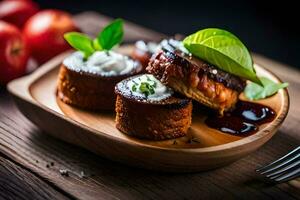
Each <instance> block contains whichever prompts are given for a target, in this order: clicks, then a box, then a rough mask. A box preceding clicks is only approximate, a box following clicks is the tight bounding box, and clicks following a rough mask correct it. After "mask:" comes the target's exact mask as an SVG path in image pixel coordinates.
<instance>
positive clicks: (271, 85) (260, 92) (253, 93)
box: [244, 77, 289, 100]
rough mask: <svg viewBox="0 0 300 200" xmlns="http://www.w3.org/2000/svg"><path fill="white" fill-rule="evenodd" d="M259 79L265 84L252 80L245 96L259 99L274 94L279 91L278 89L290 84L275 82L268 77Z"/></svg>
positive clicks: (245, 91)
mask: <svg viewBox="0 0 300 200" xmlns="http://www.w3.org/2000/svg"><path fill="white" fill-rule="evenodd" d="M259 79H260V81H261V83H262V84H263V86H261V85H258V84H256V83H253V82H251V83H249V84H248V85H247V86H246V88H245V90H244V93H245V96H246V97H247V98H248V99H250V100H259V99H264V98H266V97H269V96H272V95H273V94H275V93H277V91H278V90H280V89H282V88H286V87H287V86H288V85H289V84H288V83H275V82H274V81H272V80H270V79H268V78H266V77H261V78H259Z"/></svg>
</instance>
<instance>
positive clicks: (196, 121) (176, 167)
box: [8, 47, 289, 172]
mask: <svg viewBox="0 0 300 200" xmlns="http://www.w3.org/2000/svg"><path fill="white" fill-rule="evenodd" d="M130 49H131V47H126V48H123V49H122V51H125V52H128V51H130ZM68 54H69V52H67V53H64V54H62V55H59V56H57V57H55V58H54V59H52V60H51V61H49V62H48V63H46V64H44V65H43V66H42V67H40V68H39V69H38V70H37V71H35V72H34V73H33V74H31V75H29V76H26V77H23V78H20V79H17V80H14V81H13V82H11V83H9V85H8V90H9V91H10V93H11V94H12V95H13V97H14V99H15V102H16V104H17V105H18V107H19V109H20V110H21V112H22V113H23V114H24V115H25V116H26V117H27V118H28V119H29V120H31V121H32V122H34V123H35V124H36V125H37V126H39V127H40V128H42V129H44V130H45V131H46V132H47V133H49V134H51V135H53V136H54V137H57V138H59V139H62V140H64V141H67V142H70V143H73V144H75V145H78V146H81V147H84V148H86V149H88V150H90V151H92V152H94V153H96V154H99V155H101V156H104V157H106V158H109V159H111V160H115V161H118V162H122V163H127V164H130V165H134V166H138V167H143V168H148V169H155V170H160V171H170V172H187V171H200V170H207V169H212V168H216V167H220V166H223V165H225V164H228V163H231V162H233V161H235V160H237V159H239V158H241V157H243V156H245V155H247V154H249V153H250V152H252V151H254V150H256V149H257V148H259V147H260V146H261V145H263V144H264V143H265V142H267V141H268V140H269V139H270V138H271V137H272V136H273V135H274V134H275V132H276V130H277V129H278V127H279V126H280V124H281V123H282V122H283V120H284V119H285V117H286V115H287V112H288V109H289V96H288V92H287V90H280V91H279V92H278V93H277V94H276V95H274V96H272V97H270V98H268V99H264V100H262V101H259V103H262V104H266V105H269V106H270V107H272V108H273V109H274V110H275V111H276V112H277V117H276V119H275V120H274V121H273V122H271V123H268V124H264V125H262V126H260V127H259V131H258V132H257V133H255V134H254V135H251V136H247V137H238V136H232V135H229V134H225V133H222V132H219V131H216V130H214V129H210V128H208V127H207V126H206V125H205V124H204V123H203V120H204V119H205V115H203V114H201V113H195V114H194V115H193V123H192V126H191V128H190V130H189V133H188V136H186V137H182V138H179V139H176V140H175V139H172V140H166V141H159V142H157V141H147V140H139V139H135V138H133V137H130V136H127V135H124V134H122V133H121V132H119V131H118V130H117V129H116V128H115V122H114V117H115V113H114V112H90V111H86V110H81V109H77V108H74V107H71V106H69V105H66V104H64V103H62V102H61V101H60V100H58V99H56V96H55V91H56V81H57V75H58V69H59V65H60V63H61V62H62V60H63V59H64V57H65V56H67V55H68ZM255 68H256V70H257V73H258V74H259V75H261V76H266V77H268V78H270V79H272V80H274V81H275V82H279V81H280V80H279V79H278V78H277V77H276V76H275V75H274V74H272V73H271V72H269V71H267V70H266V69H264V68H263V67H261V66H258V65H255ZM241 98H243V95H241Z"/></svg>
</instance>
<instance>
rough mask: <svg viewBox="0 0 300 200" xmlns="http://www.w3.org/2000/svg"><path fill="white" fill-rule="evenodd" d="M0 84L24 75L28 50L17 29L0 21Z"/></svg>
mask: <svg viewBox="0 0 300 200" xmlns="http://www.w3.org/2000/svg"><path fill="white" fill-rule="evenodd" d="M0 38H1V40H0V84H6V83H7V82H8V81H10V80H12V79H14V78H17V77H20V76H22V75H24V74H25V71H26V65H27V61H28V58H29V49H28V46H27V45H26V43H25V41H24V38H23V36H22V34H21V32H20V31H19V30H18V28H17V27H16V26H14V25H12V24H9V23H6V22H4V21H0Z"/></svg>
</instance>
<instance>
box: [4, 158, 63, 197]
mask: <svg viewBox="0 0 300 200" xmlns="http://www.w3.org/2000/svg"><path fill="white" fill-rule="evenodd" d="M0 199H41V200H47V199H69V198H68V197H66V196H65V195H63V194H62V193H60V192H58V191H57V190H55V189H53V188H52V186H49V185H48V184H47V183H46V182H45V181H43V180H42V179H40V178H38V177H37V176H35V175H34V174H32V173H31V172H29V171H27V170H26V169H23V168H22V167H20V166H18V165H16V164H15V163H13V162H11V161H9V160H7V159H5V158H4V157H1V156H0Z"/></svg>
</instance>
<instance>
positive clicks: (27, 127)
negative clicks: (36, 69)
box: [0, 12, 300, 200]
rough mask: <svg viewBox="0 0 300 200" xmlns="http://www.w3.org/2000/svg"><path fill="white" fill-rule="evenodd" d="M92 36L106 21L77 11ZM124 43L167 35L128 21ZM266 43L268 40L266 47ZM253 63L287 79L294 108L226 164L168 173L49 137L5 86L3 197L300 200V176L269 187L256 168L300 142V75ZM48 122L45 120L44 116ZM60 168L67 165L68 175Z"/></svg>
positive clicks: (1, 98) (1, 101)
mask: <svg viewBox="0 0 300 200" xmlns="http://www.w3.org/2000/svg"><path fill="white" fill-rule="evenodd" d="M75 20H76V21H77V23H78V24H79V26H80V27H82V29H83V30H84V31H85V32H88V33H89V34H92V35H95V33H96V32H98V31H99V29H100V27H101V26H103V25H104V24H106V22H107V21H108V20H109V18H107V17H104V16H101V15H98V14H95V13H91V12H87V13H83V14H80V15H77V16H75ZM126 29H127V30H126V35H125V41H127V42H130V41H134V40H136V39H146V40H151V39H154V40H159V39H160V38H162V37H163V35H161V34H158V33H156V32H153V31H150V30H147V29H144V28H141V27H138V26H135V25H134V24H131V23H128V24H127V26H126ZM266 45H267V44H266ZM253 56H254V60H255V62H257V63H258V64H261V65H262V66H264V67H266V68H268V69H271V70H272V71H274V72H275V73H276V74H277V75H279V76H280V78H281V79H282V80H284V81H287V82H289V83H290V86H289V93H290V97H291V105H290V112H289V114H288V117H287V119H286V120H285V122H284V123H283V125H282V127H281V128H280V129H279V131H278V132H277V133H276V135H275V136H274V137H273V138H272V139H271V140H270V141H269V142H268V143H267V144H265V145H264V146H263V147H262V148H260V149H258V150H257V151H256V152H254V153H252V154H251V155H249V156H247V157H245V158H243V159H241V160H239V161H237V162H235V163H233V164H231V165H228V166H226V167H223V168H220V169H216V170H211V171H207V172H201V173H189V174H171V173H170V174H168V173H159V172H154V171H147V170H143V169H137V168H133V167H128V166H125V165H122V164H119V163H115V162H112V161H109V160H106V159H103V158H101V157H99V156H97V155H95V154H93V153H90V152H88V151H86V150H84V149H82V148H79V147H76V146H73V145H70V144H67V143H64V142H62V141H59V140H57V139H54V138H52V137H50V136H48V135H47V134H46V133H45V132H43V131H42V130H40V129H39V128H38V127H36V126H35V125H34V124H32V123H31V122H30V121H29V120H28V119H26V118H25V117H24V116H23V115H22V114H21V113H20V112H19V111H18V109H17V108H16V106H15V104H14V103H13V101H12V99H11V97H10V96H9V94H8V93H7V91H6V90H5V89H4V88H1V90H0V199H70V198H71V199H73V198H78V199H85V200H86V199H207V198H213V199H214V198H245V199H252V198H256V199H272V198H277V199H300V181H299V180H294V181H290V182H288V183H283V184H279V185H269V184H267V183H266V182H265V181H263V180H262V179H261V178H260V177H258V176H257V174H256V173H255V171H254V170H255V169H256V168H257V167H259V166H261V165H264V164H266V163H268V162H270V161H272V160H275V159H276V158H278V157H280V156H281V155H284V154H286V153H287V152H289V151H290V150H292V149H293V148H295V147H296V146H298V145H299V144H300V126H299V125H300V106H299V101H300V72H299V71H297V70H295V69H293V68H291V67H289V66H286V65H284V64H281V63H278V62H275V61H272V60H270V59H267V58H265V57H262V56H260V55H253ZM45 120H47V119H45ZM61 169H67V170H69V172H70V173H69V176H63V175H61V173H60V170H61Z"/></svg>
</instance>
